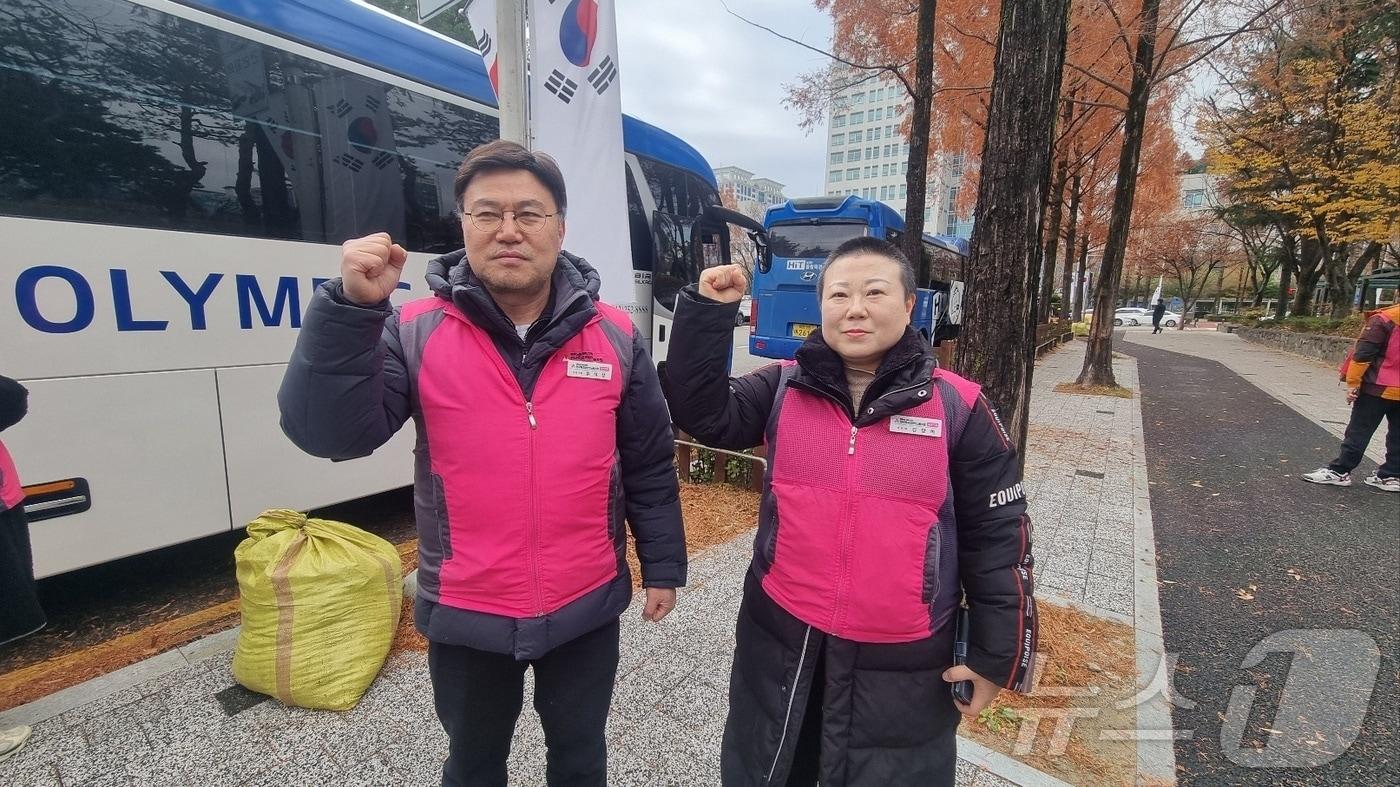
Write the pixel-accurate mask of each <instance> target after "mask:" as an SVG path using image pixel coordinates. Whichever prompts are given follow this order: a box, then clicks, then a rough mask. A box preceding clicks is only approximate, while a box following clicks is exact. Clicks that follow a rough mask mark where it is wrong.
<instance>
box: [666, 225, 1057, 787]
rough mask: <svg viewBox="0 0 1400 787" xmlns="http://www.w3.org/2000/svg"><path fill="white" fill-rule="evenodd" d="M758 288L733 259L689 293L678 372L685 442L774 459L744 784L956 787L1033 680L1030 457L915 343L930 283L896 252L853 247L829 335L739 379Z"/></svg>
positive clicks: (738, 668) (674, 401) (749, 635)
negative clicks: (739, 320) (740, 347)
mask: <svg viewBox="0 0 1400 787" xmlns="http://www.w3.org/2000/svg"><path fill="white" fill-rule="evenodd" d="M745 287H746V280H745V275H744V271H743V269H742V268H740V267H739V266H734V265H730V266H725V267H720V268H712V269H710V270H707V271H705V272H704V273H703V274H702V276H701V279H700V284H699V287H698V288H694V287H692V288H687V289H686V290H684V291H682V293H681V295H680V298H679V303H678V305H677V309H676V317H675V325H674V332H673V334H672V340H671V347H670V350H669V353H668V362H667V368H666V380H667V398H668V402H669V404H670V407H671V415H672V418H673V419H674V420H675V422H676V425H677V426H679V427H680V428H682V429H685V430H686V431H688V432H690V433H691V434H692V435H695V436H696V437H697V438H698V439H699V440H701V441H702V442H704V443H706V444H708V445H712V446H715V447H719V448H730V449H743V448H750V447H753V446H757V445H759V444H764V445H766V446H767V449H768V458H769V465H768V470H767V473H766V476H765V478H764V488H763V500H762V504H761V508H760V513H759V527H758V534H757V538H756V539H755V542H754V556H753V561H752V563H751V566H750V570H749V573H748V576H747V578H746V581H745V589H744V601H743V605H742V607H741V609H740V612H739V621H738V627H737V631H736V647H735V653H734V666H733V670H732V673H731V676H730V689H729V691H730V705H729V717H728V721H727V723H726V725H725V732H724V740H723V743H722V746H721V750H722V755H721V760H722V773H723V780H724V784H726V785H784V784H786V785H813V784H816V783H818V781H819V782H820V783H821V784H822V786H823V787H847V786H850V787H857V786H861V785H871V786H872V787H873V785H880V786H881V787H887V786H888V785H911V786H912V785H919V786H920V787H925V786H928V785H951V784H953V781H954V768H955V765H956V762H957V752H956V730H957V725H958V720H959V719H960V718H961V715H962V714H967V715H972V716H975V715H976V714H977V713H978V712H979V711H980V710H981V709H982V708H984V707H985V706H986V705H987V704H988V703H989V702H991V700H992V699H993V698H994V697H995V696H996V695H997V693H998V692H999V691H1001V690H1002V689H1003V688H1010V689H1018V690H1020V689H1023V688H1024V687H1025V686H1027V685H1028V684H1029V681H1030V675H1031V671H1032V654H1033V653H1034V651H1035V641H1036V626H1035V602H1034V599H1033V598H1032V594H1031V567H1032V558H1031V542H1030V522H1029V520H1028V519H1027V517H1026V505H1025V499H1024V495H1023V492H1022V487H1021V483H1020V481H1021V479H1020V471H1019V468H1018V463H1017V460H1016V453H1015V450H1014V448H1013V447H1012V446H1011V444H1010V443H1009V441H1008V440H1007V439H1006V435H1005V433H1004V432H1003V430H1002V428H1001V425H1000V423H999V421H998V420H997V417H996V415H995V414H994V413H993V411H992V408H991V405H990V404H989V403H988V402H987V399H986V397H984V396H982V395H981V393H980V388H979V386H977V385H976V384H974V383H972V382H969V381H968V380H965V379H963V378H961V377H958V376H957V375H955V374H951V373H949V372H947V371H945V370H943V369H939V368H938V367H937V363H936V361H935V359H934V355H933V350H932V348H931V347H930V346H929V345H928V343H927V342H926V341H925V340H924V339H923V338H922V337H921V336H920V335H919V334H917V333H915V332H914V331H913V330H912V329H910V327H909V322H910V312H911V310H912V309H913V306H914V272H913V268H912V266H911V265H910V264H909V261H908V260H907V259H906V258H905V257H904V255H903V254H902V253H901V252H900V251H899V250H898V249H897V248H895V247H894V246H892V245H890V244H889V243H887V242H885V241H882V240H878V239H874V238H857V239H854V240H851V241H847V242H846V243H844V244H842V245H841V246H840V247H838V248H837V249H836V250H835V251H834V252H833V253H832V254H831V256H830V257H829V258H828V259H827V261H826V264H825V266H824V267H823V268H822V272H821V275H820V278H819V279H818V283H817V288H818V293H819V294H820V298H821V314H822V324H821V330H819V331H817V332H815V333H813V334H812V335H811V336H810V337H809V338H808V339H807V341H806V342H805V343H804V344H803V346H802V347H801V348H800V349H799V350H798V352H797V358H796V361H795V362H784V363H781V364H778V363H775V364H772V365H770V366H767V367H765V368H763V369H759V370H758V371H755V372H753V373H751V374H748V375H745V376H743V377H739V378H735V379H732V380H731V379H729V377H728V354H729V348H730V343H731V340H732V339H731V337H732V331H733V325H734V313H735V310H736V309H737V308H738V305H739V300H740V298H741V297H742V296H743V294H744V290H745ZM964 601H965V602H966V604H967V607H968V608H969V615H968V620H969V626H968V634H967V636H966V651H965V653H966V657H965V659H963V660H962V661H963V662H964V663H960V664H958V665H956V666H955V665H954V664H955V662H954V639H955V637H954V629H955V625H956V624H955V620H956V617H957V615H956V613H957V610H958V608H959V606H960V605H961V604H962V603H963V602H964ZM959 650H960V651H961V649H959ZM965 682H970V684H971V685H970V686H969V685H967V684H966V683H965ZM955 687H956V688H957V689H958V690H959V696H961V697H962V698H963V700H962V701H956V702H955V700H954V697H953V695H952V690H953V689H954V688H955ZM968 690H970V696H969V695H968V694H966V693H963V692H965V691H968Z"/></svg>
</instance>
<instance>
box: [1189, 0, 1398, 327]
mask: <svg viewBox="0 0 1400 787" xmlns="http://www.w3.org/2000/svg"><path fill="white" fill-rule="evenodd" d="M1265 21H1266V22H1267V26H1266V28H1265V29H1264V30H1261V31H1260V32H1259V33H1258V34H1256V35H1252V36H1250V37H1249V38H1248V39H1247V40H1243V41H1241V42H1240V45H1239V46H1237V47H1236V48H1235V49H1234V50H1233V51H1232V52H1230V53H1229V55H1228V56H1227V57H1223V58H1221V61H1222V66H1221V68H1220V71H1221V72H1222V74H1223V75H1224V76H1225V80H1226V85H1227V87H1228V90H1227V92H1226V97H1225V98H1224V99H1223V100H1215V99H1212V100H1208V101H1207V102H1205V113H1204V119H1203V121H1202V123H1201V130H1202V133H1203V135H1204V136H1205V138H1206V140H1207V142H1208V145H1209V153H1210V162H1211V166H1212V169H1213V170H1214V171H1216V172H1218V173H1220V174H1221V175H1223V176H1224V177H1225V179H1226V181H1227V185H1228V188H1229V190H1230V193H1231V198H1232V200H1234V201H1235V204H1237V205H1245V206H1248V207H1249V208H1250V209H1252V210H1254V211H1256V212H1259V213H1263V214H1267V215H1272V216H1274V217H1275V220H1276V222H1277V224H1279V225H1280V226H1281V227H1282V228H1283V229H1284V231H1287V232H1292V233H1295V234H1297V235H1298V236H1299V239H1300V247H1301V248H1302V250H1303V255H1304V261H1303V262H1302V265H1300V266H1299V268H1298V271H1297V272H1298V274H1299V279H1300V281H1299V283H1298V296H1299V297H1298V298H1296V299H1295V302H1294V311H1295V313H1298V312H1300V311H1305V310H1306V308H1307V305H1308V303H1307V298H1308V297H1310V295H1311V291H1312V286H1311V285H1312V283H1313V282H1315V281H1316V279H1317V278H1318V277H1319V276H1321V277H1325V278H1326V280H1327V286H1328V295H1329V299H1330V303H1331V309H1330V311H1331V315H1332V317H1334V318H1339V317H1342V316H1345V315H1346V314H1347V313H1349V312H1350V311H1351V308H1352V293H1353V291H1354V287H1355V281H1356V277H1357V276H1359V275H1360V273H1361V272H1362V270H1363V269H1364V268H1365V266H1366V265H1367V264H1369V261H1370V260H1371V259H1372V257H1373V254H1374V253H1378V249H1379V244H1383V243H1385V242H1387V241H1389V240H1390V239H1392V238H1393V237H1395V233H1396V231H1397V228H1400V93H1398V92H1397V91H1398V90H1400V89H1398V88H1397V79H1398V78H1400V76H1397V64H1400V10H1396V8H1395V7H1394V6H1388V7H1387V6H1382V4H1379V3H1370V2H1363V3H1357V2H1341V1H1340V0H1307V2H1303V0H1290V2H1289V3H1288V4H1287V5H1286V6H1284V7H1283V8H1281V9H1279V10H1278V12H1276V13H1272V14H1270V15H1268V16H1267V17H1266V18H1265ZM1372 244H1375V246H1374V248H1376V250H1377V251H1376V252H1374V253H1373V252H1372V248H1373V246H1372ZM1314 262H1315V263H1316V267H1313V266H1312V263H1314ZM1309 279H1312V281H1309Z"/></svg>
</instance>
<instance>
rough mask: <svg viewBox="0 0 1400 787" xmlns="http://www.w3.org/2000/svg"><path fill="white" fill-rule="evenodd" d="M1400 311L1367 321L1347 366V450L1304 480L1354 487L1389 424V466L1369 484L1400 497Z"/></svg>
mask: <svg viewBox="0 0 1400 787" xmlns="http://www.w3.org/2000/svg"><path fill="white" fill-rule="evenodd" d="M1397 323H1400V306H1392V307H1390V308H1389V309H1385V310H1384V311H1378V312H1376V313H1375V314H1373V315H1371V319H1369V320H1367V321H1366V327H1365V328H1364V329H1363V330H1362V331H1361V336H1360V338H1358V339H1357V340H1356V348H1355V349H1354V350H1353V352H1352V356H1351V359H1350V360H1349V361H1348V362H1347V363H1346V364H1344V365H1343V369H1344V371H1345V373H1346V378H1345V379H1346V384H1347V402H1348V403H1349V404H1350V405H1351V419H1350V420H1349V421H1348V422H1347V431H1346V436H1345V437H1344V438H1343V439H1342V451H1341V454H1340V455H1338V456H1337V458H1336V459H1334V460H1333V461H1332V463H1331V464H1329V465H1327V466H1326V467H1320V468H1318V469H1317V470H1314V471H1312V472H1311V473H1308V474H1306V475H1304V476H1303V480H1304V481H1311V482H1312V483H1314V484H1331V485H1332V486H1351V471H1352V470H1353V469H1355V468H1356V466H1357V465H1359V464H1361V456H1362V455H1363V454H1364V453H1365V452H1366V446H1367V445H1368V444H1370V442H1371V435H1373V434H1375V433H1376V428H1377V427H1379V426H1380V425H1381V419H1382V418H1384V419H1385V420H1386V422H1387V426H1386V435H1385V462H1384V463H1383V464H1382V465H1381V466H1380V467H1379V468H1378V469H1377V470H1376V472H1375V473H1373V474H1372V475H1371V476H1370V477H1369V478H1367V479H1366V483H1367V484H1370V485H1371V486H1374V487H1375V488H1377V489H1381V490H1384V491H1386V492H1400V327H1397Z"/></svg>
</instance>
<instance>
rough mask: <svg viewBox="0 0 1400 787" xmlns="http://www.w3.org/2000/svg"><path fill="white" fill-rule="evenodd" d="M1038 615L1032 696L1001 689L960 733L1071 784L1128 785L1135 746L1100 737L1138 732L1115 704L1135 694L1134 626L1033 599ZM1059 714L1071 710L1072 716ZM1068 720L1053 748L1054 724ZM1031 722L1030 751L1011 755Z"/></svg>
mask: <svg viewBox="0 0 1400 787" xmlns="http://www.w3.org/2000/svg"><path fill="white" fill-rule="evenodd" d="M1036 610H1037V611H1038V612H1039V615H1040V639H1039V652H1038V653H1037V655H1036V670H1037V675H1036V685H1035V688H1034V690H1033V692H1032V693H1031V694H1028V695H1027V694H1015V693H1012V692H1009V691H1003V692H1002V693H1001V695H1000V696H998V698H997V699H996V700H995V701H994V702H993V703H992V704H991V705H989V706H988V707H987V709H985V710H984V711H983V712H982V714H981V715H979V717H978V719H977V721H969V720H967V719H964V720H963V723H962V725H961V727H960V728H959V732H960V733H961V734H963V735H966V736H968V737H971V738H973V739H974V740H976V741H978V742H979V743H982V744H983V745H986V746H988V747H990V748H993V749H996V750H997V751H1000V752H1002V753H1004V754H1007V755H1009V756H1012V757H1015V758H1016V759H1018V760H1020V761H1022V762H1025V763H1027V764H1029V765H1031V766H1033V767H1036V768H1039V769H1040V770H1042V771H1045V772H1046V773H1049V774H1051V775H1053V776H1057V777H1059V778H1060V779H1063V780H1065V781H1067V782H1069V783H1070V784H1112V785H1117V784H1123V785H1132V784H1133V783H1134V776H1135V774H1136V772H1137V747H1136V745H1135V743H1134V742H1133V741H1131V740H1128V741H1113V740H1104V739H1103V735H1101V733H1104V732H1109V731H1114V730H1124V729H1128V730H1131V729H1134V728H1135V727H1136V722H1137V711H1136V708H1135V707H1129V708H1126V709H1123V708H1116V707H1115V703H1117V702H1119V701H1120V700H1122V699H1126V698H1129V697H1132V696H1133V695H1134V694H1135V693H1136V690H1137V685H1136V678H1135V676H1136V672H1137V662H1136V653H1137V650H1136V647H1137V646H1136V642H1135V639H1134V636H1135V635H1134V631H1133V629H1132V627H1131V626H1127V625H1124V624H1122V623H1118V622H1116V621H1112V620H1107V619H1105V618H1100V617H1096V616H1094V615H1091V614H1089V613H1087V612H1083V611H1081V610H1078V609H1074V608H1073V607H1064V606H1060V605H1058V604H1051V603H1048V602H1045V601H1039V602H1037V604H1036ZM1095 668H1097V669H1095ZM1065 709H1074V710H1073V715H1070V714H1066V713H1065ZM1077 716H1082V718H1080V717H1077ZM1035 719H1038V720H1039V721H1038V723H1036V722H1035V721H1033V720H1035ZM1070 722H1072V723H1073V728H1072V730H1071V732H1070V735H1069V739H1068V743H1067V745H1066V747H1065V748H1064V749H1063V751H1056V750H1055V748H1054V746H1052V738H1054V737H1055V735H1056V729H1057V726H1058V725H1059V724H1061V723H1070ZM1030 724H1035V727H1034V735H1033V740H1032V742H1031V747H1030V752H1029V753H1017V751H1016V747H1017V741H1018V739H1019V738H1021V737H1022V736H1026V735H1027V733H1029V732H1030V731H1031V729H1032V728H1031V727H1029V726H1027V725H1030Z"/></svg>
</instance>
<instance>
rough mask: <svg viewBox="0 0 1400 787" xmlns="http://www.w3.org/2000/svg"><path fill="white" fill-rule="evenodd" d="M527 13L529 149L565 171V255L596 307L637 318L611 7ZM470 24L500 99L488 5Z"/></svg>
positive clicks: (559, 5)
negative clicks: (581, 271)
mask: <svg viewBox="0 0 1400 787" xmlns="http://www.w3.org/2000/svg"><path fill="white" fill-rule="evenodd" d="M526 7H527V10H528V19H529V25H530V32H529V36H528V40H529V42H530V43H529V47H530V63H529V69H528V82H529V93H530V120H529V127H530V140H531V144H530V147H531V149H533V150H538V151H540V152H543V153H548V154H549V155H550V156H552V157H553V158H554V160H555V161H557V162H559V168H560V169H561V170H562V171H563V173H564V183H565V187H566V189H567V190H568V199H569V205H568V215H567V217H566V232H565V235H564V248H565V249H566V250H568V251H569V252H571V253H573V254H577V255H579V256H580V257H583V258H584V259H586V260H588V262H589V264H591V265H592V266H593V267H594V268H596V269H597V270H598V273H599V275H600V276H601V277H602V279H603V286H602V296H603V300H605V301H607V302H608V303H611V304H613V305H615V306H617V307H619V308H621V309H624V310H626V311H628V312H630V313H632V314H634V315H636V314H638V313H639V312H641V311H642V309H643V307H649V306H650V304H640V303H639V302H638V301H639V299H638V297H637V290H636V287H635V285H634V281H633V274H632V246H631V235H630V232H629V228H628V223H627V186H626V182H625V180H624V174H623V167H624V164H623V153H622V90H621V85H620V83H619V79H620V75H621V71H620V69H619V66H618V59H617V16H616V8H615V6H614V2H613V0H567V1H566V0H552V1H551V0H529V2H528V5H527V6H526ZM467 17H468V19H469V21H470V22H471V26H472V30H474V31H476V35H477V40H478V43H479V44H480V48H481V50H482V57H483V58H485V60H486V69H487V73H488V74H490V76H491V84H492V85H493V86H494V87H496V88H497V90H498V91H499V81H498V79H497V73H498V71H497V68H496V55H497V53H496V48H495V46H494V45H493V39H494V38H495V37H496V30H495V28H496V3H495V0H476V2H474V3H472V4H471V5H470V6H468V8H467ZM639 319H640V318H639ZM649 329H650V326H646V328H645V329H644V333H649V332H650V330H649Z"/></svg>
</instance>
